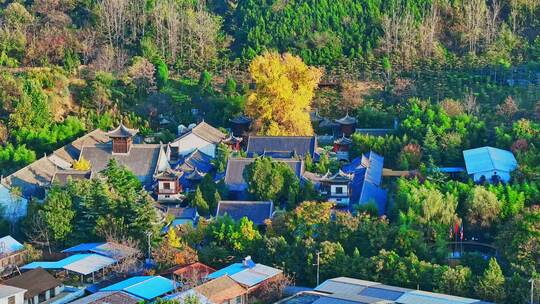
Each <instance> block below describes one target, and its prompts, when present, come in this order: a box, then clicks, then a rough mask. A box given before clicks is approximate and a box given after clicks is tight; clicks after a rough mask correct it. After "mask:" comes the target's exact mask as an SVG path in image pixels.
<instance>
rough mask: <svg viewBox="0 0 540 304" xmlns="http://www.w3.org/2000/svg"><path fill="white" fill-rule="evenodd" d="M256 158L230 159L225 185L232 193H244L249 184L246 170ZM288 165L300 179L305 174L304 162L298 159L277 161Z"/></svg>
mask: <svg viewBox="0 0 540 304" xmlns="http://www.w3.org/2000/svg"><path fill="white" fill-rule="evenodd" d="M254 161H255V158H229V160H228V162H227V170H226V172H225V184H226V185H227V187H228V188H229V190H231V191H244V190H246V189H247V184H246V181H245V179H244V170H245V169H246V166H247V165H249V164H251V163H253V162H254ZM276 161H279V162H282V163H285V164H287V165H288V166H289V167H290V168H291V169H292V170H293V172H294V173H295V174H296V176H297V177H298V178H300V177H301V176H302V173H303V172H304V162H303V161H301V160H298V159H279V160H276Z"/></svg>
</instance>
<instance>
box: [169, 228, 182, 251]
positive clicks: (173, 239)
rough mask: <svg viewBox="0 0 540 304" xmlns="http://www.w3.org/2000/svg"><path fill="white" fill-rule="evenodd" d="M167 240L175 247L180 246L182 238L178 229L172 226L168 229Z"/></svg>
mask: <svg viewBox="0 0 540 304" xmlns="http://www.w3.org/2000/svg"><path fill="white" fill-rule="evenodd" d="M167 242H169V246H171V247H173V248H180V238H179V237H178V235H177V234H176V229H175V228H174V227H170V229H169V231H167Z"/></svg>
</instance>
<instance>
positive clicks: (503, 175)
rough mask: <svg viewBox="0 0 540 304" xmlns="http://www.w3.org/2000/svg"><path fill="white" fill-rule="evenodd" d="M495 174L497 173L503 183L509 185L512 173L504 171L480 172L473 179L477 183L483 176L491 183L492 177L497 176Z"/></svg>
mask: <svg viewBox="0 0 540 304" xmlns="http://www.w3.org/2000/svg"><path fill="white" fill-rule="evenodd" d="M495 172H497V175H498V176H499V178H500V179H501V181H503V182H505V183H507V182H509V181H510V172H502V171H494V170H493V171H484V172H478V173H475V174H473V179H474V181H475V182H479V181H480V179H481V178H482V175H483V176H485V177H486V180H487V182H490V180H491V177H492V176H493V175H495Z"/></svg>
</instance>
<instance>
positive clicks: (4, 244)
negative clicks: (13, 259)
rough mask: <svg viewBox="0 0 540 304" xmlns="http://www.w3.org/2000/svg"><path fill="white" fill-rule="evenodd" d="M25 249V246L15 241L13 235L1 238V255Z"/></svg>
mask: <svg viewBox="0 0 540 304" xmlns="http://www.w3.org/2000/svg"><path fill="white" fill-rule="evenodd" d="M23 249H24V245H23V244H21V243H19V242H18V241H17V240H15V239H14V238H13V237H12V236H11V235H6V236H4V237H2V238H0V255H9V254H12V253H14V252H17V251H21V250H23Z"/></svg>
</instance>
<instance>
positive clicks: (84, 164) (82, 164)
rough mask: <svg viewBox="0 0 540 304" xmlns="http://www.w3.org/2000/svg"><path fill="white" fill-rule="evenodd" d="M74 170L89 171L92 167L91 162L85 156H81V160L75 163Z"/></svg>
mask: <svg viewBox="0 0 540 304" xmlns="http://www.w3.org/2000/svg"><path fill="white" fill-rule="evenodd" d="M72 166H73V169H75V170H78V171H88V170H90V168H91V167H92V166H91V164H90V161H88V160H87V159H86V158H84V156H81V158H80V159H78V160H76V161H74V162H73V165H72Z"/></svg>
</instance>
